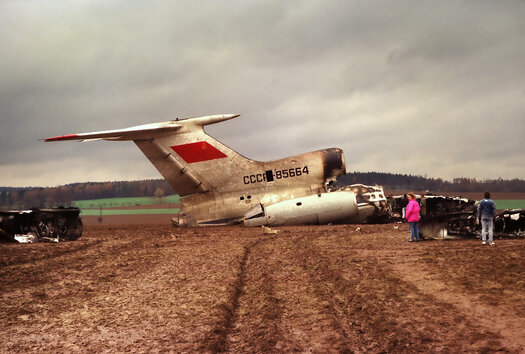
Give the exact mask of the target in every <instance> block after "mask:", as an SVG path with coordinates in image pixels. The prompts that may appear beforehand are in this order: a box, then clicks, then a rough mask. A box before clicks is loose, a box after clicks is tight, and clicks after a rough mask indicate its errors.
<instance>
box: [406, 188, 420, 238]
mask: <svg viewBox="0 0 525 354" xmlns="http://www.w3.org/2000/svg"><path fill="white" fill-rule="evenodd" d="M407 197H408V205H407V210H406V213H405V218H406V219H407V221H408V225H409V226H410V242H414V241H416V242H417V241H419V228H418V226H417V223H418V221H419V210H420V209H421V208H420V207H419V203H418V202H417V200H416V196H415V195H414V193H412V192H411V193H408V194H407Z"/></svg>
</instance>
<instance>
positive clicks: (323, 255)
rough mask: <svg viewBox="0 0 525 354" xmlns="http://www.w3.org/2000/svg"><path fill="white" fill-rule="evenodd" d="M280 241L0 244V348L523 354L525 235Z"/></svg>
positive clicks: (133, 233) (348, 235)
mask: <svg viewBox="0 0 525 354" xmlns="http://www.w3.org/2000/svg"><path fill="white" fill-rule="evenodd" d="M358 227H359V228H360V229H359V230H358ZM396 227H398V228H396ZM278 230H279V231H280V232H279V233H278V234H276V235H263V234H262V231H261V229H259V228H243V227H219V228H201V229H177V228H174V227H172V226H170V225H167V224H166V225H158V224H157V225H128V226H104V225H102V226H87V227H86V228H85V232H84V235H83V236H82V238H80V239H79V240H78V241H74V242H64V243H59V244H51V243H48V244H46V243H38V244H28V245H20V244H0V285H1V287H0V296H1V299H0V333H1V337H0V352H9V353H20V352H24V353H25V352H29V351H39V352H128V351H133V352H137V351H138V352H168V351H170V352H268V351H270V352H295V351H300V352H314V353H321V352H322V353H324V352H414V351H421V352H428V351H442V352H465V351H468V352H493V351H500V352H523V351H525V321H524V318H525V240H524V239H503V240H499V239H497V240H496V245H495V246H492V247H491V246H488V245H487V246H482V245H481V242H480V241H479V240H475V239H471V240H446V241H435V240H432V241H422V242H418V243H410V242H407V239H408V229H407V226H406V225H405V224H402V225H395V224H389V225H365V226H362V225H361V226H357V225H341V226H303V227H282V228H278Z"/></svg>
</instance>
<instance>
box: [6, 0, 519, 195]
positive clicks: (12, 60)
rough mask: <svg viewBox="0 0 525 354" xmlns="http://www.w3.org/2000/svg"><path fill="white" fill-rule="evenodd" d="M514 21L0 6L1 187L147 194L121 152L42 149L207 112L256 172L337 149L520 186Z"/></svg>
mask: <svg viewBox="0 0 525 354" xmlns="http://www.w3.org/2000/svg"><path fill="white" fill-rule="evenodd" d="M524 15H525V5H524V4H523V3H522V2H506V3H505V6H503V5H500V4H496V3H493V2H463V1H458V2H447V3H443V4H441V3H431V2H419V1H414V2H412V1H407V2H396V4H395V7H394V6H393V5H392V4H391V3H388V2H366V3H362V2H354V1H352V2H347V1H344V2H321V1H305V2H280V1H274V2H244V1H229V2H207V3H202V2H199V3H195V2H175V3H171V2H154V3H144V2H135V1H122V2H119V1H114V2H95V1H89V2H83V1H78V2H68V3H64V2H55V1H47V2H38V3H35V2H22V1H20V2H16V1H5V2H0V41H1V43H2V45H1V46H0V58H1V61H2V65H0V120H1V130H0V148H2V151H8V152H9V153H3V154H0V168H1V170H2V171H1V172H2V173H1V179H0V185H28V184H31V185H55V184H60V183H67V182H75V181H81V180H82V181H85V180H114V179H134V178H150V177H154V178H157V177H159V175H158V173H157V172H156V170H155V169H154V168H153V167H152V166H151V165H150V164H149V162H147V160H146V159H145V157H143V156H142V154H141V153H140V151H139V150H138V149H136V147H134V145H133V144H132V143H111V142H98V143H85V144H75V143H57V144H44V143H42V142H39V141H38V140H37V139H39V138H44V137H49V136H56V135H61V134H67V133H76V132H84V131H93V130H102V129H113V128H123V127H127V126H131V125H136V124H143V123H148V122H156V121H164V120H169V119H174V118H176V117H187V116H197V115H207V114H218V113H240V114H242V116H241V117H240V118H237V119H235V120H232V121H228V122H225V123H222V124H219V125H216V126H210V127H208V128H207V131H208V132H209V133H211V134H212V135H214V136H215V137H217V138H219V139H221V140H223V141H224V143H226V144H227V145H229V146H230V147H232V148H234V149H236V150H238V151H239V152H241V153H242V154H244V155H246V156H250V157H254V158H257V159H261V160H262V159H276V158H281V157H284V156H287V155H292V154H298V153H302V152H305V151H309V150H314V149H319V148H325V147H341V148H343V149H344V150H345V156H346V160H347V166H348V169H349V170H360V171H372V170H375V171H389V172H396V173H412V174H427V175H429V176H434V177H444V178H452V177H459V176H473V177H478V178H495V177H499V176H501V177H504V178H513V177H519V178H525V167H524V166H523V163H522V160H523V157H524V156H523V152H522V151H521V150H520V146H521V145H522V143H523V138H524V133H523V131H525V129H524V123H523V119H522V117H523V115H524V112H525V99H524V98H525V97H524V96H525V91H524V87H525V85H524V84H525V66H523V64H522V63H523V62H524V59H525V47H524V46H523V45H522V34H523V33H525V25H524V22H523V21H522V19H523V18H524ZM268 141H271V142H272V144H268ZM20 169H23V170H24V171H27V173H24V174H23V175H22V176H21V175H20V173H18V172H19V170H20Z"/></svg>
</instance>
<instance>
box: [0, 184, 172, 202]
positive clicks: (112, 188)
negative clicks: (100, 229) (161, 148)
mask: <svg viewBox="0 0 525 354" xmlns="http://www.w3.org/2000/svg"><path fill="white" fill-rule="evenodd" d="M174 193H175V192H174V191H173V188H171V186H170V185H169V184H168V182H166V181H165V180H163V179H150V180H142V181H116V182H87V183H73V184H66V185H63V186H58V187H47V188H44V187H36V188H35V187H27V188H12V187H0V207H1V208H33V207H37V208H53V207H58V206H65V207H68V206H71V205H72V202H73V201H75V200H89V199H102V198H128V197H162V196H164V195H171V194H174Z"/></svg>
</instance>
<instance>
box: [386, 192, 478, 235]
mask: <svg viewBox="0 0 525 354" xmlns="http://www.w3.org/2000/svg"><path fill="white" fill-rule="evenodd" d="M417 200H418V202H419V204H420V206H421V211H420V216H421V219H420V221H419V233H420V235H421V236H422V237H427V238H429V237H430V238H432V237H449V236H469V235H473V234H474V233H475V232H476V230H477V228H478V226H477V224H476V212H477V203H476V201H475V200H471V199H467V198H461V197H445V196H437V195H423V196H417ZM388 201H389V204H390V207H391V209H392V215H393V219H394V220H396V219H397V220H401V218H402V216H403V211H402V210H403V207H405V206H406V203H403V196H393V197H389V198H388Z"/></svg>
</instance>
